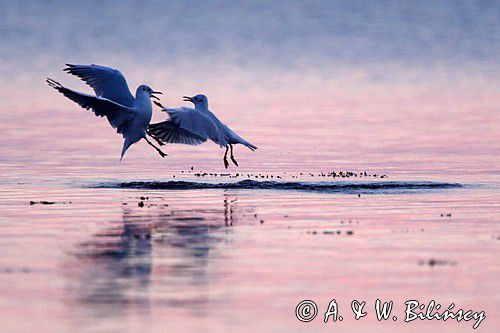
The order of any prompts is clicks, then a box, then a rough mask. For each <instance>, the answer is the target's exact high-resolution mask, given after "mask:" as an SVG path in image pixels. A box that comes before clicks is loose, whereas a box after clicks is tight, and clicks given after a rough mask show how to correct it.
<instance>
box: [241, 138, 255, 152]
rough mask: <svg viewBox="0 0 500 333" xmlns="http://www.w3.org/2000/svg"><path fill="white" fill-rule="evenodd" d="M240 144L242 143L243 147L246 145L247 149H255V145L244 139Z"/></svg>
mask: <svg viewBox="0 0 500 333" xmlns="http://www.w3.org/2000/svg"><path fill="white" fill-rule="evenodd" d="M241 144H242V145H244V146H245V147H248V149H250V150H251V151H254V150H255V149H257V146H254V145H253V144H251V143H250V142H248V141H245V140H243V142H242V143H241Z"/></svg>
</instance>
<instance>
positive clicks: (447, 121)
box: [0, 74, 500, 332]
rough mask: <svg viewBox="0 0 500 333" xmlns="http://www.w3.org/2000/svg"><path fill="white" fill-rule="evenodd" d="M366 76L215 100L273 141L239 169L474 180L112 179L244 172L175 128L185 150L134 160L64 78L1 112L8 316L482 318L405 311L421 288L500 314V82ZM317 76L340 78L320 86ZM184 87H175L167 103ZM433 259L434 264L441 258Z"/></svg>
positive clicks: (491, 319)
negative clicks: (437, 83)
mask: <svg viewBox="0 0 500 333" xmlns="http://www.w3.org/2000/svg"><path fill="white" fill-rule="evenodd" d="M59 76H62V74H61V75H59ZM66 79H67V81H71V80H70V78H66ZM164 84H165V86H168V82H165V83H164ZM156 86H158V87H159V88H160V89H161V87H162V86H163V83H158V84H157V85H156ZM80 88H81V89H85V88H83V86H80ZM156 89H158V88H156ZM322 89H324V90H325V91H323V90H322ZM367 89H368V90H367V91H364V90H359V91H358V90H357V89H354V88H349V89H343V90H340V92H338V93H336V92H335V90H334V89H332V90H331V91H332V92H333V93H332V94H331V95H330V97H329V98H328V99H326V100H324V99H322V98H313V97H311V96H308V93H309V92H303V93H296V91H298V90H295V89H294V90H293V91H294V92H295V93H294V94H290V95H287V93H286V92H282V91H277V92H276V93H274V92H273V91H270V92H266V93H264V92H261V93H260V94H258V93H254V94H248V95H245V96H244V99H245V100H247V101H248V104H245V103H242V97H240V96H239V95H237V94H236V93H232V94H230V95H223V96H218V95H217V94H214V95H213V97H212V99H211V102H212V105H213V109H214V111H216V113H217V114H219V115H220V116H221V118H222V119H224V120H225V121H226V122H227V123H228V124H230V125H231V126H232V127H233V128H234V129H235V130H236V131H238V132H239V133H241V134H242V136H244V137H246V138H248V140H250V141H252V142H253V143H254V144H256V145H257V146H259V149H258V150H257V151H256V152H254V153H252V152H250V151H246V150H244V149H242V148H240V147H238V148H237V150H236V154H237V155H236V156H237V157H238V158H239V162H240V167H239V168H237V169H236V168H231V169H230V170H229V172H231V174H232V175H235V174H236V172H238V173H240V174H245V173H257V174H258V173H262V174H265V175H274V176H280V177H282V179H281V180H288V181H306V182H316V181H323V182H324V181H337V179H326V178H325V177H318V173H319V172H322V171H324V172H330V171H334V170H336V171H340V170H344V171H355V172H361V171H368V172H369V173H377V174H379V175H380V174H387V175H388V178H387V179H384V180H389V181H399V180H404V181H407V180H425V181H442V182H452V183H460V184H464V185H466V187H464V188H452V189H437V190H422V191H418V190H417V191H413V192H411V193H408V192H405V191H401V193H398V192H395V193H389V194H387V193H377V192H374V193H369V194H366V195H365V194H363V195H361V197H358V196H357V195H356V194H354V193H323V192H307V191H283V190H272V189H271V190H252V189H225V190H223V189H220V190H217V189H206V190H199V189H193V190H140V189H102V188H100V189H96V188H93V186H95V185H96V184H115V183H116V182H127V181H148V180H149V181H154V180H156V181H168V180H185V181H205V182H206V181H209V182H217V183H219V182H227V181H233V179H231V180H229V179H228V177H220V176H218V177H204V178H203V179H201V180H200V179H199V178H197V177H195V176H194V175H193V174H194V173H196V172H197V171H207V172H214V173H215V172H217V173H220V172H222V171H224V170H223V169H222V161H221V157H222V153H223V151H222V150H220V149H219V148H217V147H216V146H215V145H213V144H206V145H204V146H201V147H197V148H196V147H195V148H193V147H183V146H171V147H170V146H167V147H166V150H167V152H168V153H169V154H170V155H171V156H170V157H168V158H165V159H161V158H160V157H159V156H157V155H156V153H155V152H154V151H153V150H151V149H150V148H149V147H148V146H147V145H146V144H145V143H139V144H137V145H135V146H133V147H132V148H131V149H130V150H129V152H128V153H127V155H126V157H125V159H124V161H123V162H121V163H120V162H119V161H118V155H119V152H120V148H121V139H120V137H119V136H117V135H116V134H114V133H113V131H112V130H110V129H109V128H108V125H107V124H106V123H105V121H103V120H102V119H96V118H94V117H93V115H91V114H89V112H87V111H84V110H80V109H78V108H77V107H75V106H73V105H72V104H71V102H68V101H65V100H64V99H63V98H62V97H61V96H58V95H57V94H56V93H54V92H52V91H50V90H48V89H45V90H40V91H41V93H40V94H42V93H43V94H46V95H44V96H42V95H40V98H41V99H43V100H44V102H43V107H38V109H24V108H19V109H16V110H17V111H16V112H9V113H3V114H2V123H1V124H0V128H1V132H2V133H3V135H2V142H1V143H0V149H1V151H2V154H1V156H2V160H1V166H0V168H1V174H2V180H1V187H0V198H1V200H0V205H1V211H2V214H1V216H0V228H1V233H2V237H1V238H0V249H1V251H2V254H3V255H2V257H1V259H0V291H1V292H0V295H1V296H0V313H2V316H1V317H0V318H1V319H0V324H1V326H2V327H4V329H8V330H11V331H29V330H32V329H34V328H35V327H36V329H39V330H46V331H66V330H71V329H83V330H104V331H127V330H128V331H137V330H141V329H144V328H147V329H151V330H155V331H160V330H162V331H165V330H168V331H178V330H181V329H182V330H183V331H185V332H199V331H201V330H204V331H233V330H238V331H242V332H244V331H248V332H254V331H256V330H264V331H297V330H308V329H309V330H314V331H330V330H332V329H335V328H336V327H339V328H341V329H342V330H343V331H345V330H350V331H364V330H368V329H373V330H381V331H400V330H401V329H403V328H404V329H406V330H410V331H421V330H424V329H433V330H437V329H439V330H449V331H469V330H471V327H472V325H473V322H467V323H465V322H461V323H457V322H453V321H447V322H437V321H415V322H411V323H404V322H403V318H404V301H406V300H409V299H417V300H419V301H421V302H423V303H428V302H429V301H430V300H436V301H438V302H440V303H441V304H442V305H443V306H444V307H446V306H448V305H449V304H450V303H452V302H454V303H455V304H456V306H457V308H463V309H473V310H475V311H485V312H486V315H487V319H486V320H485V321H483V322H482V323H481V326H480V329H481V330H482V331H494V330H495V327H498V324H499V322H498V315H499V313H498V307H499V306H500V300H499V297H498V295H499V289H500V286H499V284H498V276H499V273H500V269H499V258H498V250H499V244H500V243H499V241H498V239H499V235H500V230H499V229H500V228H499V208H500V201H499V195H498V194H499V191H498V186H499V182H498V180H499V178H498V176H499V173H498V171H499V158H498V156H499V146H498V130H497V124H498V120H499V119H498V112H497V111H498V106H499V104H498V94H497V93H495V92H477V93H476V92H474V93H466V92H460V93H457V92H455V93H452V92H450V91H447V90H444V91H441V92H437V91H433V90H432V91H431V90H430V89H429V90H428V91H423V92H418V93H415V92H413V91H411V92H409V91H406V92H405V91H404V90H402V88H400V87H393V88H392V89H390V87H384V89H380V88H378V87H376V86H375V87H368V88H367ZM369 89H373V90H369ZM317 90H318V91H320V93H318V96H319V95H323V96H324V95H325V94H327V91H326V90H327V88H326V87H324V86H323V85H319V86H318V87H317ZM272 96H278V98H274V99H272V98H271V97H272ZM179 99H180V98H179V96H176V95H175V94H168V93H167V97H166V101H168V102H169V103H172V104H173V103H178V102H176V101H178V100H179ZM290 105H293V107H290ZM161 116H162V115H159V114H157V115H156V116H155V117H156V118H157V119H161ZM191 166H193V167H194V170H193V171H192V172H191V170H190V168H191ZM181 171H184V172H181ZM301 173H302V175H301ZM310 173H313V175H314V177H312V176H311V175H310ZM174 175H175V178H174ZM295 177H297V178H295ZM259 179H260V178H259ZM342 180H343V181H346V182H359V181H367V180H366V179H361V180H360V179H358V178H356V179H351V178H349V179H342ZM370 181H381V180H380V179H378V178H377V179H375V178H374V179H373V180H372V179H370ZM141 196H144V197H148V198H149V199H148V200H144V202H145V206H144V207H139V206H138V203H139V202H140V201H141V200H140V199H139V197H141ZM31 200H33V201H40V200H47V201H55V202H56V204H54V205H39V204H36V205H29V202H30V201H31ZM69 202H71V203H69ZM447 214H451V216H447ZM338 231H339V232H340V234H337V232H338ZM348 231H352V234H350V232H349V233H348ZM433 260H434V262H437V264H435V265H431V264H429V263H430V262H432V261H433ZM333 298H335V299H336V300H337V301H338V303H339V304H340V313H341V315H343V317H344V318H345V319H344V321H342V322H337V323H330V324H324V323H323V322H322V318H321V317H322V312H324V311H325V310H326V305H327V304H328V302H329V301H330V300H331V299H333ZM377 298H380V299H382V300H384V301H386V300H387V301H388V300H393V301H394V302H395V305H394V314H395V315H396V316H398V317H399V319H398V321H396V322H393V321H392V320H389V321H388V322H378V321H377V320H376V319H375V315H374V313H373V304H374V301H375V300H376V299H377ZM303 299H312V300H314V301H315V302H316V303H317V304H318V306H319V308H320V314H319V316H318V317H317V318H316V319H315V320H314V321H313V322H310V323H307V324H306V323H302V322H299V321H298V320H297V319H296V318H295V315H294V311H295V306H296V305H297V304H298V302H299V301H301V300H303ZM353 299H357V300H359V301H363V300H365V301H367V303H368V305H367V307H366V310H367V311H368V312H369V314H368V316H367V317H366V318H364V319H362V320H360V321H355V320H354V318H353V314H352V312H351V310H350V302H351V301H352V300H353ZM27 318H29V320H27Z"/></svg>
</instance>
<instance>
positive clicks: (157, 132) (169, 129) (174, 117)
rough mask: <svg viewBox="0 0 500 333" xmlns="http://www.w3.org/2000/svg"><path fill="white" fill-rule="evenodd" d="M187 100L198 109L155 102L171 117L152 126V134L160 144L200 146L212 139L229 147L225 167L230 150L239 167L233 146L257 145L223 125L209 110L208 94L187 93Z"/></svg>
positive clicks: (227, 164)
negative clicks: (191, 95)
mask: <svg viewBox="0 0 500 333" xmlns="http://www.w3.org/2000/svg"><path fill="white" fill-rule="evenodd" d="M184 101H188V102H191V103H193V104H194V106H195V108H194V109H192V108H187V107H181V108H173V109H172V108H165V107H164V106H163V105H162V104H160V103H159V102H156V101H155V104H156V105H158V106H159V107H160V108H162V111H164V112H167V113H168V114H169V116H170V119H168V120H166V121H163V122H160V123H156V124H151V125H149V128H148V134H149V135H150V136H152V137H153V138H154V139H155V140H156V141H157V142H158V143H159V144H161V145H162V144H165V143H183V144H189V145H199V144H201V143H203V142H205V141H207V140H208V139H210V140H211V141H213V142H215V143H216V144H218V145H219V146H221V147H223V148H226V152H225V153H224V158H223V161H224V166H225V168H226V169H227V167H228V166H229V162H228V161H227V152H228V150H229V149H230V150H231V161H233V163H234V165H236V166H238V162H237V161H236V159H235V158H234V155H233V145H234V144H242V145H244V146H246V147H248V148H249V149H251V150H252V151H253V150H255V149H257V147H256V146H254V145H253V144H251V143H250V142H248V141H246V140H245V139H243V138H242V137H240V136H239V135H238V134H236V133H235V132H234V131H233V130H231V129H230V128H229V127H228V126H227V125H225V124H223V123H222V122H221V121H220V120H219V119H218V118H217V117H216V116H215V115H214V114H213V113H212V112H211V111H210V110H209V109H208V98H207V97H206V96H205V95H201V94H199V95H196V96H193V97H187V96H184Z"/></svg>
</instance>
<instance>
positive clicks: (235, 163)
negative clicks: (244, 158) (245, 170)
mask: <svg viewBox="0 0 500 333" xmlns="http://www.w3.org/2000/svg"><path fill="white" fill-rule="evenodd" d="M229 147H231V161H233V163H234V165H236V166H238V162H237V161H236V160H235V159H234V156H233V145H229Z"/></svg>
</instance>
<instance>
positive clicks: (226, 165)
mask: <svg viewBox="0 0 500 333" xmlns="http://www.w3.org/2000/svg"><path fill="white" fill-rule="evenodd" d="M224 167H225V168H226V169H227V168H228V167H229V162H228V161H227V159H224Z"/></svg>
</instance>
